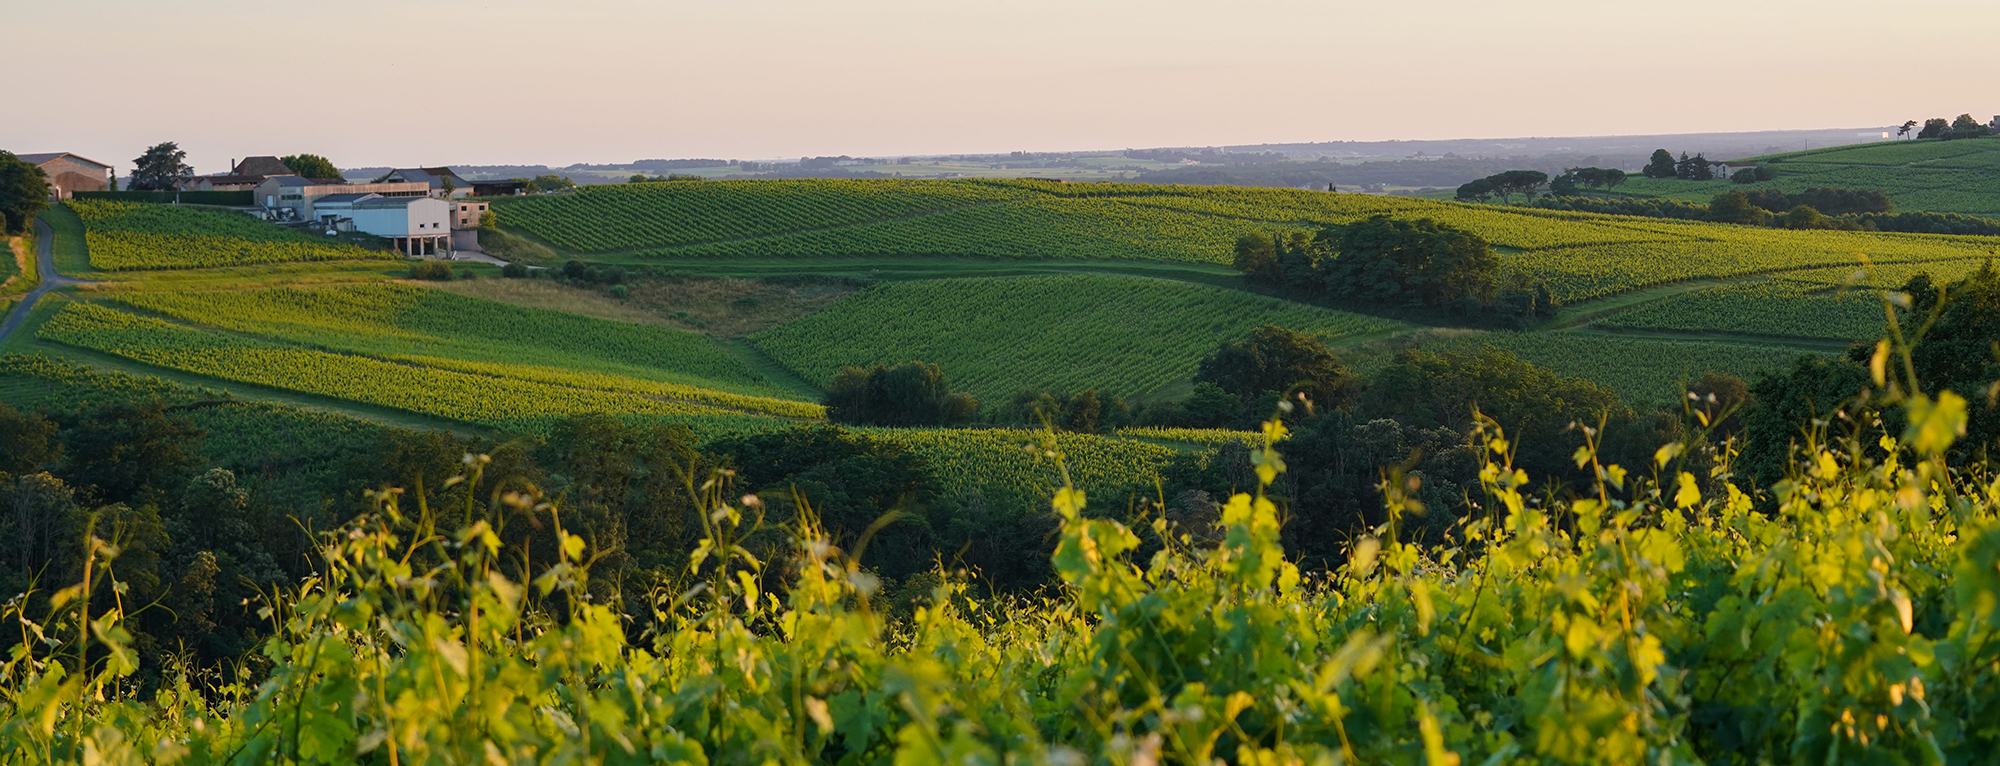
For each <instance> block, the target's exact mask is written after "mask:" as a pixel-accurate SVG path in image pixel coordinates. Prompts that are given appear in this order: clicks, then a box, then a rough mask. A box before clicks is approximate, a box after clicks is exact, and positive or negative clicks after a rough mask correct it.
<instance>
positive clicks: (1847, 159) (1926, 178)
mask: <svg viewBox="0 0 2000 766" xmlns="http://www.w3.org/2000/svg"><path fill="white" fill-rule="evenodd" d="M1751 159H1754V160H1758V161H1761V162H1764V163H1766V164H1768V165H1770V166H1771V167H1773V168H1776V169H1777V171H1778V177H1777V178H1776V179H1775V180H1771V181H1765V182H1761V183H1756V184H1748V185H1736V184H1732V183H1730V182H1729V181H1727V180H1716V181H1681V180H1674V179H1651V178H1640V177H1637V176H1636V175H1635V176H1634V177H1633V178H1632V179H1631V180H1629V181H1627V182H1626V183H1625V184H1624V185H1622V186H1619V187H1618V191H1619V192H1621V193H1625V194H1632V195H1637V196H1646V197H1666V198H1669V199H1678V200H1685V201H1689V202H1707V201H1709V200H1710V199H1711V198H1713V197H1714V196H1715V195H1717V194H1720V193H1722V192H1725V191H1728V190H1730V189H1743V190H1746V191H1747V190H1751V189H1778V190H1780V191H1784V192H1788V193H1789V192H1799V191H1804V190H1806V189H1810V188H1815V187H1831V188H1837V189H1874V190H1879V191H1882V192H1885V193H1887V194H1888V195H1889V199H1890V200H1891V201H1893V202H1895V203H1896V209H1897V210H1928V211H1935V212H1939V213H1963V214H1967V215H1976V216H1982V217H1988V218H2000V183H1996V181H2000V137H1987V138H1972V139H1960V140H1954V141H1941V140H1936V139H1925V140H1922V141H1914V140H1913V141H1886V142H1882V143H1875V144H1863V145H1860V146H1841V147H1832V148H1828V149H1814V150H1812V151H1803V152H1792V153H1788V154H1773V155H1767V156H1763V157H1754V158H1751Z"/></svg>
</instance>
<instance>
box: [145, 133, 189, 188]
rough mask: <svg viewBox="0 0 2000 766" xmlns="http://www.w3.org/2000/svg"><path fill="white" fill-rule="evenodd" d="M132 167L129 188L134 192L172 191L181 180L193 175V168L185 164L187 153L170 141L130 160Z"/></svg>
mask: <svg viewBox="0 0 2000 766" xmlns="http://www.w3.org/2000/svg"><path fill="white" fill-rule="evenodd" d="M132 165H133V168H132V182H131V184H130V186H131V188H132V189H133V190H134V191H172V190H173V189H174V187H175V185H176V184H178V183H180V180H181V179H183V178H186V177H188V176H191V175H194V168H192V167H189V166H188V164H187V152H184V151H181V147H180V145H179V144H176V143H174V142H172V141H167V142H164V143H161V144H158V145H156V146H154V147H153V148H151V149H147V150H146V153H145V154H141V155H139V157H138V159H135V160H132Z"/></svg>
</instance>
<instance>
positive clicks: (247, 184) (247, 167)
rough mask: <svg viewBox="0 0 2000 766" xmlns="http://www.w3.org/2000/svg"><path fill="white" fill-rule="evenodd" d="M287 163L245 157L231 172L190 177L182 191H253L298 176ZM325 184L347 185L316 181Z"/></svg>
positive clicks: (331, 180)
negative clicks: (278, 179)
mask: <svg viewBox="0 0 2000 766" xmlns="http://www.w3.org/2000/svg"><path fill="white" fill-rule="evenodd" d="M297 175H298V173H297V172H294V171H293V170H292V169H291V168H290V167H288V166H287V165H285V161H284V160H281V159H278V158H276V157H245V158H243V161H242V162H232V163H230V165H229V172H227V173H222V174H219V175H212V176H189V177H187V178H183V179H181V181H180V184H179V186H180V190H181V191H251V190H253V189H256V188H257V187H258V186H260V185H262V184H263V183H264V182H265V181H268V180H270V179H272V178H277V177H280V176H297ZM314 180H317V181H321V182H323V183H346V182H345V181H342V180H340V179H337V178H336V179H314Z"/></svg>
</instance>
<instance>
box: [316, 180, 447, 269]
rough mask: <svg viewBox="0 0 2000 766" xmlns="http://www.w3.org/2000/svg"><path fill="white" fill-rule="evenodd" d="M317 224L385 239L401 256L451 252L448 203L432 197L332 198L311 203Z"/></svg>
mask: <svg viewBox="0 0 2000 766" xmlns="http://www.w3.org/2000/svg"><path fill="white" fill-rule="evenodd" d="M313 212H314V214H315V215H316V216H317V217H318V218H319V220H321V221H324V222H327V223H329V224H334V225H337V226H343V227H344V226H346V225H348V224H349V223H350V222H351V225H352V227H353V229H354V230H355V231H360V232H365V233H368V234H373V235H375V236H378V237H386V238H388V239H389V240H390V241H393V242H395V243H396V249H398V250H401V251H403V254H404V255H446V254H449V253H450V252H451V249H452V248H451V213H452V203H450V202H446V201H444V200H441V199H437V198H435V197H384V196H382V195H379V194H333V195H328V196H325V197H320V198H319V199H317V200H315V201H314V203H313Z"/></svg>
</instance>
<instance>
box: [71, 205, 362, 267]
mask: <svg viewBox="0 0 2000 766" xmlns="http://www.w3.org/2000/svg"><path fill="white" fill-rule="evenodd" d="M66 206H67V207H68V208H69V209H70V210H71V211H74V212H75V214H76V216H77V217H78V218H79V219H81V220H82V222H83V227H84V230H85V232H86V236H87V238H88V242H89V248H90V250H89V253H90V255H89V258H90V261H89V262H90V264H91V266H92V267H93V268H95V269H98V270H103V271H144V270H153V269H198V268H212V267H217V266H240V265H246V264H258V263H289V262H297V261H339V260H357V259H368V258H378V259H391V258H400V257H401V256H400V255H397V254H395V253H386V252H381V251H377V250H364V249H362V248H359V247H355V246H353V245H347V244H339V243H333V242H328V241H326V238H325V237H322V236H318V235H314V234H310V233H307V232H303V231H294V230H291V229H287V228H284V227H282V226H277V225H275V224H270V223H265V222H263V221H259V220H257V219H254V218H251V217H249V216H245V215H239V214H235V213H226V212H218V211H212V210H202V209H198V208H192V207H182V206H179V205H153V204H143V203H130V202H86V201H82V200H72V201H70V202H68V203H66Z"/></svg>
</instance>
